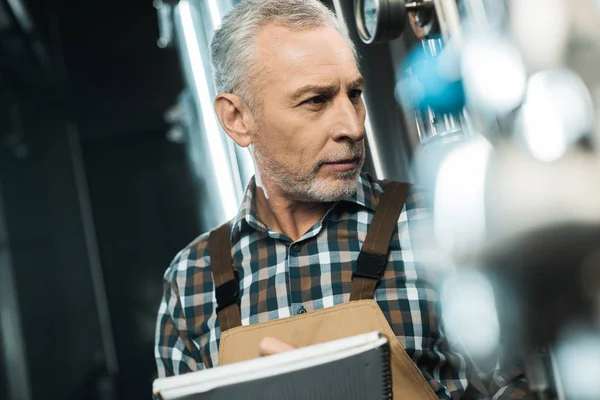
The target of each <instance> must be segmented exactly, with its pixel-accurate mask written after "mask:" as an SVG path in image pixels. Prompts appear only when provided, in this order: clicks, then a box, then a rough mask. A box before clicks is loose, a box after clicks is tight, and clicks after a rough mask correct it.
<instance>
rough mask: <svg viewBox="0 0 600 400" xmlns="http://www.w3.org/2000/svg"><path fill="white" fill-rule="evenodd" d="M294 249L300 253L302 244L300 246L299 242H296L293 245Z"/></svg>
mask: <svg viewBox="0 0 600 400" xmlns="http://www.w3.org/2000/svg"><path fill="white" fill-rule="evenodd" d="M292 250H293V251H294V252H296V253H300V250H302V246H300V245H299V244H297V243H296V244H294V245H292Z"/></svg>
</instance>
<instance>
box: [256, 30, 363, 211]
mask: <svg viewBox="0 0 600 400" xmlns="http://www.w3.org/2000/svg"><path fill="white" fill-rule="evenodd" d="M256 44H257V48H258V55H257V60H256V61H257V62H256V64H255V67H254V68H255V70H254V73H255V76H256V79H255V82H254V84H253V88H254V93H255V94H254V96H255V98H256V99H257V100H258V102H259V103H260V113H259V117H258V120H257V121H256V132H255V135H254V138H253V140H252V142H253V148H254V157H255V161H256V164H257V169H258V173H259V178H260V181H262V182H263V183H267V182H268V183H269V184H272V185H274V187H276V190H278V191H280V192H281V193H282V194H283V195H285V196H287V197H289V198H292V199H294V200H297V201H310V202H313V201H320V202H322V201H325V202H333V201H338V200H341V199H343V198H345V197H347V196H349V195H351V194H352V193H353V192H354V189H355V186H356V178H357V176H358V174H359V173H360V170H361V168H362V165H363V162H364V153H365V151H364V150H365V144H364V122H365V107H364V104H363V101H362V97H361V94H362V88H363V83H362V76H361V74H360V72H359V71H358V68H357V66H356V60H355V58H354V55H353V53H352V50H351V49H350V47H349V46H348V44H347V43H346V41H345V40H344V39H343V37H342V36H341V35H340V34H339V33H338V32H337V31H336V30H335V29H333V28H329V27H324V28H317V29H310V30H302V31H291V30H289V29H287V28H284V27H281V26H278V25H275V24H270V25H267V26H266V27H264V28H262V29H261V31H260V32H259V34H258V36H257V41H256ZM263 187H264V185H263ZM267 196H269V193H267Z"/></svg>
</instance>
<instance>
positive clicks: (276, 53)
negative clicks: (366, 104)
mask: <svg viewBox="0 0 600 400" xmlns="http://www.w3.org/2000/svg"><path fill="white" fill-rule="evenodd" d="M256 46H257V60H256V61H257V62H256V64H255V68H257V72H258V75H260V76H257V79H259V80H261V81H262V83H263V85H265V84H266V85H269V86H271V85H273V86H276V87H280V88H282V89H283V88H284V87H285V88H289V87H290V86H295V85H296V86H297V85H301V84H307V83H320V82H321V81H325V82H335V81H339V82H346V81H354V80H356V79H357V78H358V77H360V72H359V70H358V66H357V62H356V58H355V57H354V53H353V51H352V49H351V48H350V46H349V45H348V43H347V42H346V40H345V39H344V38H343V37H342V35H340V34H339V33H338V32H337V31H336V30H335V29H334V28H331V27H317V28H309V29H308V28H307V29H302V30H290V29H288V28H285V27H283V26H280V25H275V24H271V25H267V26H265V27H263V28H262V29H261V30H260V31H259V33H258V35H257V37H256ZM263 87H264V86H263Z"/></svg>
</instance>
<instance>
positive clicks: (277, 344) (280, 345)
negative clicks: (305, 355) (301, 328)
mask: <svg viewBox="0 0 600 400" xmlns="http://www.w3.org/2000/svg"><path fill="white" fill-rule="evenodd" d="M258 348H259V354H260V356H261V357H262V356H271V355H273V354H278V353H283V352H286V351H290V350H294V349H296V347H295V346H292V345H291V344H287V343H285V342H282V341H281V340H279V339H275V338H272V337H266V338H264V339H263V340H261V341H260V343H259V344H258Z"/></svg>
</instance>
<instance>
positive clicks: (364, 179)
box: [231, 172, 383, 233]
mask: <svg viewBox="0 0 600 400" xmlns="http://www.w3.org/2000/svg"><path fill="white" fill-rule="evenodd" d="M381 183H382V182H381V181H378V180H376V179H375V178H373V177H372V176H371V175H370V174H368V173H365V172H363V173H361V174H360V175H359V176H358V178H357V180H356V191H355V192H354V194H353V195H352V196H350V197H349V198H347V199H345V200H342V202H345V203H352V204H357V205H359V206H362V207H365V208H367V209H369V210H371V211H375V209H376V208H377V204H378V203H379V197H380V196H381V193H383V188H382V186H381ZM255 192H256V180H255V177H252V178H251V179H250V182H248V185H247V186H246V190H245V191H244V196H243V198H242V203H241V205H240V208H239V210H238V213H237V214H236V216H235V218H234V219H233V223H232V225H231V229H232V233H233V232H235V231H239V230H241V229H243V228H244V225H247V226H250V227H252V228H254V229H255V230H262V231H266V230H267V226H266V225H265V224H264V223H262V222H261V221H260V220H259V219H258V216H257V211H256V202H255V198H254V197H255Z"/></svg>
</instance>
